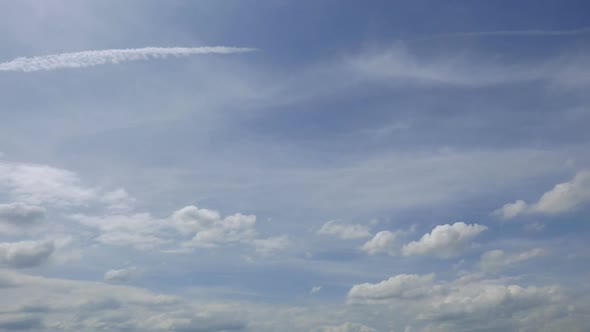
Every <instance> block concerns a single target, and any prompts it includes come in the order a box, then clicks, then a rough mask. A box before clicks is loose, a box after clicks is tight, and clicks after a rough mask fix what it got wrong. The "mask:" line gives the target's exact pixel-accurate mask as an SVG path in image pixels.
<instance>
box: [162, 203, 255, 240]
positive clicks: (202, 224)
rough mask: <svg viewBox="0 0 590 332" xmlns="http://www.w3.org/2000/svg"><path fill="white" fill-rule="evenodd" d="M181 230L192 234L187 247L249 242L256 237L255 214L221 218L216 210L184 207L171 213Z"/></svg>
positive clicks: (237, 214) (238, 214)
mask: <svg viewBox="0 0 590 332" xmlns="http://www.w3.org/2000/svg"><path fill="white" fill-rule="evenodd" d="M172 219H173V220H174V222H175V225H176V227H177V228H178V229H180V230H181V231H182V232H185V233H190V234H194V236H193V237H192V239H191V240H190V241H188V242H186V243H185V246H188V247H216V246H218V245H219V244H222V243H232V242H233V243H240V242H241V243H251V242H252V241H253V240H254V239H255V238H256V235H257V233H256V228H255V226H256V216H255V215H244V214H241V213H236V214H233V215H230V216H227V217H225V218H221V216H220V215H219V213H218V212H217V211H212V210H207V209H199V208H198V207H196V206H187V207H184V208H182V209H180V210H178V211H176V212H174V214H173V215H172Z"/></svg>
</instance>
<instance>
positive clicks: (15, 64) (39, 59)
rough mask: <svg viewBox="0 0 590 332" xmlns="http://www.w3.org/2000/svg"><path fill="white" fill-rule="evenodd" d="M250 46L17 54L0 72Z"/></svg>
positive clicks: (242, 50) (228, 51)
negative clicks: (25, 55) (32, 55)
mask: <svg viewBox="0 0 590 332" xmlns="http://www.w3.org/2000/svg"><path fill="white" fill-rule="evenodd" d="M254 50H255V49H253V48H240V47H225V46H213V47H144V48H129V49H110V50H98V51H83V52H74V53H60V54H51V55H43V56H35V57H20V58H16V59H14V60H11V61H8V62H3V63H0V71H21V72H32V71H39V70H56V69H66V68H85V67H93V66H98V65H104V64H118V63H121V62H126V61H137V60H149V59H161V58H166V57H169V56H175V57H181V56H189V55H199V54H231V53H245V52H252V51H254Z"/></svg>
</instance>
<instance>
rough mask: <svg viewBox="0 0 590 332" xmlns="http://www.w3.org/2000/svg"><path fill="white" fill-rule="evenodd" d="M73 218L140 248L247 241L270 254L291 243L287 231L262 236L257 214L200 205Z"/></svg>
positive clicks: (102, 238) (112, 240) (108, 238)
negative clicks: (165, 212)
mask: <svg viewBox="0 0 590 332" xmlns="http://www.w3.org/2000/svg"><path fill="white" fill-rule="evenodd" d="M70 218H71V219H73V220H76V221H78V222H79V223H80V224H82V225H84V226H87V227H91V228H94V229H97V230H98V231H99V232H100V233H99V235H98V236H97V237H96V240H97V241H99V242H101V243H104V244H109V245H116V246H133V247H135V248H137V249H140V250H146V249H165V250H164V251H167V252H175V251H176V252H181V251H183V249H184V251H186V250H187V249H188V250H190V249H193V248H215V247H218V246H221V245H228V244H247V245H251V246H254V247H255V248H256V251H257V252H259V253H261V254H270V253H272V252H274V251H278V250H282V249H284V248H286V247H287V246H288V245H289V239H288V237H287V236H284V235H282V236H274V237H268V238H259V237H258V232H257V231H256V216H255V215H244V214H241V213H236V214H233V215H229V216H226V217H222V216H221V215H220V214H219V212H218V211H215V210H209V209H203V208H198V207H196V206H187V207H184V208H182V209H179V210H177V211H175V212H174V213H173V214H172V216H170V217H169V218H163V219H160V218H155V217H153V216H152V215H150V214H149V213H135V214H120V213H119V214H107V215H105V216H87V215H82V214H74V215H71V216H70ZM178 245H180V247H178ZM163 247H167V248H163Z"/></svg>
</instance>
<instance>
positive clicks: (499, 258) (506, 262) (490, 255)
mask: <svg viewBox="0 0 590 332" xmlns="http://www.w3.org/2000/svg"><path fill="white" fill-rule="evenodd" d="M544 253H545V251H544V250H543V249H541V248H535V249H531V250H527V251H522V252H516V253H507V252H505V251H504V250H490V251H487V252H485V253H484V254H483V255H481V259H480V261H479V268H480V269H482V270H484V271H497V270H501V269H503V268H505V267H508V266H510V265H513V264H516V263H520V262H524V261H526V260H529V259H531V258H534V257H538V256H541V255H543V254H544Z"/></svg>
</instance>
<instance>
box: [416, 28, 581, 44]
mask: <svg viewBox="0 0 590 332" xmlns="http://www.w3.org/2000/svg"><path fill="white" fill-rule="evenodd" d="M588 33H590V28H588V27H586V28H579V29H572V30H496V31H475V32H449V33H439V34H433V35H429V36H424V37H418V38H414V39H413V40H416V41H421V40H429V39H437V38H447V37H502V36H515V37H516V36H522V37H526V36H539V37H551V36H575V35H583V34H588Z"/></svg>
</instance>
